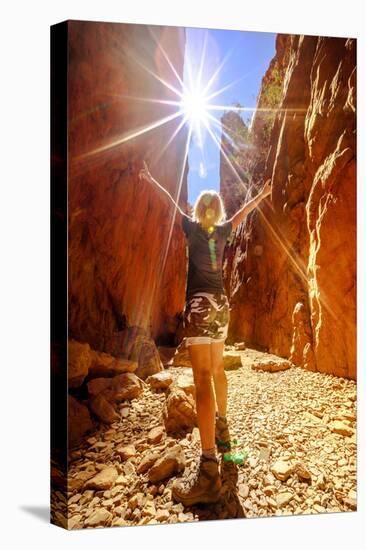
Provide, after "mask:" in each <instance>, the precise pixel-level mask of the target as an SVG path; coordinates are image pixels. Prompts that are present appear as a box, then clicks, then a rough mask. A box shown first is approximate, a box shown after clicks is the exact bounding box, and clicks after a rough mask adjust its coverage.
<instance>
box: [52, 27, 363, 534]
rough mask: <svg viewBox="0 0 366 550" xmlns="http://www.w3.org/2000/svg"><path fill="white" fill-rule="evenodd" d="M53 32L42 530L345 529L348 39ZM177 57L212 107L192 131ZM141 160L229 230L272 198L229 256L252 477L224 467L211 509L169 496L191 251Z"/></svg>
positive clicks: (235, 351) (247, 467) (183, 437)
mask: <svg viewBox="0 0 366 550" xmlns="http://www.w3.org/2000/svg"><path fill="white" fill-rule="evenodd" d="M68 25H69V37H68V40H69V136H68V137H69V158H70V166H69V174H68V177H69V179H68V193H69V195H68V199H69V204H68V207H69V211H68V221H69V228H68V230H69V235H68V243H69V249H68V252H69V273H68V285H69V286H68V290H69V335H68V336H69V341H68V366H67V367H68V368H67V377H68V415H69V416H68V437H69V440H68V444H69V448H68V465H67V469H68V483H67V489H66V490H65V493H64V500H63V499H62V498H61V497H60V495H57V491H56V492H53V495H52V507H53V508H52V509H53V514H54V515H55V514H56V515H57V514H61V516H62V514H64V515H66V516H67V518H66V520H65V521H66V524H67V525H69V526H70V528H81V527H94V526H100V525H140V524H147V523H149V524H150V523H174V522H177V521H182V522H184V521H197V520H202V519H214V518H217V519H218V518H222V519H224V518H232V517H260V516H268V515H286V514H307V513H321V512H332V511H348V510H355V509H356V493H355V491H356V245H355V243H356V137H355V131H356V88H355V86H356V58H355V49H356V43H355V40H353V39H345V38H329V37H316V36H299V35H290V34H288V35H284V34H278V35H269V34H267V33H246V32H244V31H241V32H236V31H205V30H200V29H184V28H178V27H160V26H157V27H146V26H143V25H125V24H110V23H92V22H76V21H71V22H69V23H68ZM205 37H206V39H205ZM197 41H198V42H199V44H200V46H201V47H200V48H198V50H199V54H200V55H198V57H197V59H198V61H197V59H195V60H194V63H193V62H192V59H193V57H194V56H193V54H192V49H193V50H194V48H195V47H196V45H197V44H196V42H197ZM187 44H188V46H187ZM204 44H205V45H204ZM271 48H272V49H273V51H272V50H271ZM202 49H205V56H202V55H201V53H202ZM230 50H232V51H231V52H230ZM185 52H188V53H186V58H185ZM229 53H230V54H231V59H232V65H230V61H229ZM188 54H189V55H188ZM248 56H252V57H251V59H250V63H249V65H248V61H245V60H246V59H247V57H248ZM189 59H190V63H191V69H192V67H193V68H194V71H193V76H194V74H195V73H196V74H197V70H198V73H199V72H200V67H201V66H202V75H203V77H204V78H203V79H204V80H206V83H207V81H210V79H212V84H213V87H212V94H214V93H215V92H217V91H219V90H220V88H222V89H223V99H222V103H218V104H216V107H217V105H218V106H219V107H220V108H216V109H215V110H214V111H215V113H214V114H215V117H216V121H215V120H213V119H212V118H211V119H210V124H208V125H207V124H206V125H204V124H200V125H199V127H200V129H201V132H200V131H197V119H198V120H200V121H201V122H202V118H203V119H206V114H205V110H206V108H207V105H206V104H205V105H204V106H202V104H200V102H199V101H198V105H197V94H196V97H194V98H192V97H191V98H187V97H186V98H184V97H183V96H182V97H178V101H177V93H176V90H177V86H178V84H179V83H181V84H183V83H184V84H185V83H186V82H187V81H188V80H189V79H190V78H191V79H192V74H189V68H187V67H189V63H187V61H188V60H189ZM201 59H203V60H204V63H203V64H202V65H200V61H201ZM241 59H242V60H243V61H241ZM221 66H222V67H223V68H222V71H221V69H220V71H218V72H217V74H215V71H216V70H217V69H219V68H220V67H221ZM225 70H226V71H228V72H227V73H225ZM221 77H222V78H223V80H220V78H221ZM214 81H215V82H214ZM191 83H192V80H191ZM198 91H199V90H198ZM196 92H197V90H196ZM178 95H179V94H178ZM198 96H199V94H198ZM216 100H217V101H218V100H219V95H217V97H212V98H211V99H210V101H211V103H210V104H211V105H212V102H213V101H215V102H216ZM189 101H191V103H190V106H189V107H188V104H189ZM220 101H221V100H220ZM182 102H183V104H182ZM188 109H189V110H190V112H191V116H190V118H191V121H192V120H194V121H195V122H194V125H193V126H194V128H191V130H192V134H193V135H192V141H190V139H189V133H190V124H189V123H187V124H182V121H184V117H185V115H186V114H187V110H188ZM202 110H203V111H204V114H202ZM214 111H213V112H214ZM177 112H179V114H178V115H177ZM243 113H244V114H243ZM203 122H205V120H204V121H203ZM206 122H207V121H206ZM211 134H213V135H211ZM187 158H188V162H187ZM144 161H145V162H146V163H147V165H148V166H149V169H150V170H151V173H152V175H153V176H154V178H156V180H157V181H158V182H160V184H161V185H162V187H164V188H165V189H166V190H167V191H168V192H169V193H170V194H171V196H172V197H173V198H174V199H176V200H177V202H178V203H179V205H180V207H181V208H182V209H183V210H184V211H188V212H189V211H190V207H192V205H193V203H194V200H195V199H196V197H197V195H198V193H199V192H200V190H201V189H207V188H214V189H216V190H217V191H218V192H219V193H220V194H221V196H222V198H223V201H224V204H225V208H226V212H227V216H228V217H231V216H232V215H233V214H234V213H235V212H236V211H237V210H238V208H239V207H240V206H242V205H243V204H244V203H246V202H247V201H248V200H250V199H251V198H252V197H255V196H256V195H257V194H258V192H259V191H260V189H261V188H262V186H263V182H264V181H265V180H266V179H267V178H269V179H271V182H272V193H271V197H270V199H268V200H267V199H266V200H265V201H263V203H262V204H261V205H260V206H259V207H257V208H256V209H255V210H254V211H253V212H251V213H250V214H249V215H248V217H247V219H246V220H244V221H243V223H241V224H240V225H239V226H238V227H237V229H236V231H235V232H233V233H232V234H231V236H230V239H229V241H228V243H227V246H226V249H225V256H224V265H223V278H224V284H225V290H226V293H227V296H228V297H229V300H230V307H231V310H230V324H229V333H228V338H227V340H226V345H225V351H224V359H223V360H224V367H225V372H226V376H227V380H228V385H229V391H228V418H229V419H230V422H231V430H232V436H233V438H234V439H236V440H237V450H238V452H239V453H240V452H241V453H247V455H246V456H247V459H245V460H244V461H243V463H242V464H238V465H235V467H232V468H231V469H230V467H228V468H227V470H225V467H226V466H227V465H226V466H225V464H224V466H223V468H224V470H223V472H224V474H223V475H224V480H223V483H224V486H225V495H224V497H223V498H222V500H220V502H219V503H218V504H217V505H215V506H213V507H208V508H207V507H206V508H200V507H199V506H198V507H197V506H192V507H188V508H185V507H183V506H182V505H180V504H176V503H174V502H173V500H172V496H171V485H172V482H173V481H174V479H175V477H177V476H179V475H181V474H182V473H183V472H185V473H187V472H188V473H189V472H190V471H193V470H194V468H195V461H194V457H195V456H196V454H197V452H198V450H199V430H198V426H197V414H196V413H197V411H196V401H195V399H196V391H195V384H194V380H193V376H192V365H191V363H190V359H189V354H188V350H187V348H186V347H185V342H184V330H183V325H182V311H183V306H184V291H185V285H186V242H185V237H184V234H183V232H182V228H181V226H180V224H179V223H177V219H176V217H175V210H174V207H173V206H172V203H171V202H170V200H169V198H167V196H166V195H165V196H164V194H163V193H161V192H160V191H159V192H157V190H156V189H154V188H153V186H152V185H151V184H150V183H148V182H142V181H140V180H139V178H138V174H139V172H140V170H141V168H142V167H143V163H144ZM56 454H57V453H56ZM53 466H54V472H55V475H54V479H55V480H57V479H59V478H57V468H58V465H57V463H56V462H55V464H54V465H53ZM231 466H232V464H231ZM60 477H61V476H60ZM54 484H55V487H56V486H57V481H55V482H54ZM65 502H67V503H68V512H67V513H66V512H65ZM61 516H59V518H58V520H57V521H61V520H60V517H61Z"/></svg>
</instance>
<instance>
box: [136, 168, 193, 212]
mask: <svg viewBox="0 0 366 550" xmlns="http://www.w3.org/2000/svg"><path fill="white" fill-rule="evenodd" d="M139 178H140V180H141V179H144V180H145V181H148V182H149V183H153V184H154V185H155V186H156V187H157V189H160V191H161V192H162V193H161V195H162V196H163V197H168V198H169V201H170V202H171V203H172V204H173V205H174V206H175V208H176V209H177V210H178V212H179V213H180V214H181V215H182V216H185V217H186V218H189V216H188V214H186V213H185V212H183V210H182V209H181V207H180V206H179V204H178V203H176V202H175V200H174V199H173V197H172V196H171V194H170V193H169V191H167V190H166V189H165V187H163V186H162V185H160V183H159V182H158V181H156V180H155V179H154V178H153V177H152V175H151V174H150V172H149V169H148V167H147V164H146V162H145V161H144V167H143V168H142V169H141V170H140V172H139Z"/></svg>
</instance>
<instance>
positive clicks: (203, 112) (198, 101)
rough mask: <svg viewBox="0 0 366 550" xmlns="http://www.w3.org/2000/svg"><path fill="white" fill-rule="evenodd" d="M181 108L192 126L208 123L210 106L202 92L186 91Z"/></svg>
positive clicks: (196, 90)
mask: <svg viewBox="0 0 366 550" xmlns="http://www.w3.org/2000/svg"><path fill="white" fill-rule="evenodd" d="M181 108H182V110H183V112H184V115H185V117H186V119H187V120H188V121H189V122H190V124H191V125H193V126H196V125H199V124H201V123H205V121H207V117H208V108H209V105H208V100H207V98H206V97H205V95H204V93H203V91H202V90H199V89H193V90H185V92H184V93H183V95H182V101H181Z"/></svg>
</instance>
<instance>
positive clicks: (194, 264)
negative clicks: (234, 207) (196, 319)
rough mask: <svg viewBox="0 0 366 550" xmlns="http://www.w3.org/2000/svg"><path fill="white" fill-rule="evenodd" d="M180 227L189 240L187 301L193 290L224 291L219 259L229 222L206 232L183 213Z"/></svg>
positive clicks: (222, 251) (226, 236)
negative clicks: (210, 231)
mask: <svg viewBox="0 0 366 550" xmlns="http://www.w3.org/2000/svg"><path fill="white" fill-rule="evenodd" d="M182 228H183V231H184V233H185V235H186V237H187V243H188V278H187V287H186V300H187V299H188V298H190V297H191V296H192V294H194V293H195V292H220V293H224V292H225V291H224V286H223V279H222V259H223V255H224V249H225V244H226V241H227V239H228V237H229V235H230V233H231V231H232V222H231V221H226V222H224V223H222V224H217V225H215V226H214V231H213V232H212V233H209V232H208V231H205V229H203V227H202V226H201V225H200V224H199V222H196V221H193V220H192V219H191V218H188V217H186V216H182Z"/></svg>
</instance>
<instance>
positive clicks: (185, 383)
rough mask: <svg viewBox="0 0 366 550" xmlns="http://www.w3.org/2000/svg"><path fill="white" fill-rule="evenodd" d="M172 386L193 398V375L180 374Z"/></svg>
mask: <svg viewBox="0 0 366 550" xmlns="http://www.w3.org/2000/svg"><path fill="white" fill-rule="evenodd" d="M174 386H175V387H177V388H180V389H181V390H183V391H184V392H185V393H186V394H187V395H191V396H192V397H193V398H195V395H196V386H195V384H194V380H193V375H190V376H189V375H187V374H180V375H179V376H178V378H177V379H176V381H175V382H174Z"/></svg>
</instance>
